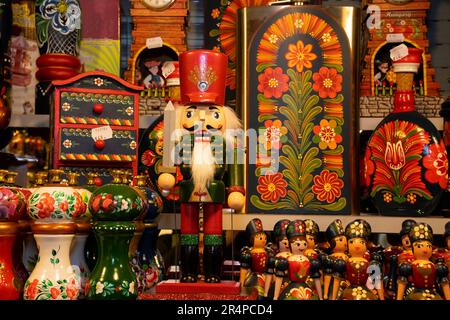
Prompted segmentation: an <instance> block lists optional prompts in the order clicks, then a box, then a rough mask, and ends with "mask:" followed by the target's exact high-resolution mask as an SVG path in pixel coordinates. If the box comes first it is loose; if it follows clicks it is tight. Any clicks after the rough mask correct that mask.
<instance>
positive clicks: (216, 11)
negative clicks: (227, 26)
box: [211, 8, 220, 19]
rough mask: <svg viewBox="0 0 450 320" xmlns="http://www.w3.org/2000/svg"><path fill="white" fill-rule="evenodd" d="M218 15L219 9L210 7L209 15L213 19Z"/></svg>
mask: <svg viewBox="0 0 450 320" xmlns="http://www.w3.org/2000/svg"><path fill="white" fill-rule="evenodd" d="M219 16H220V10H219V9H217V8H214V9H212V11H211V17H213V19H217V18H218V17H219Z"/></svg>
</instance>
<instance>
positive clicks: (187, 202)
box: [158, 50, 244, 283]
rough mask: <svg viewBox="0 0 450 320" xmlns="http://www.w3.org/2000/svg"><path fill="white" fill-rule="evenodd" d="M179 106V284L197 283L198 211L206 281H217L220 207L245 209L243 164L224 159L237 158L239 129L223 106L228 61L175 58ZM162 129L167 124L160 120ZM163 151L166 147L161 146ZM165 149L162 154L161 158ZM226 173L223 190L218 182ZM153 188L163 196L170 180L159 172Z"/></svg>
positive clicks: (187, 55)
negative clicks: (177, 71) (157, 189)
mask: <svg viewBox="0 0 450 320" xmlns="http://www.w3.org/2000/svg"><path fill="white" fill-rule="evenodd" d="M179 58H180V62H179V66H180V93H181V105H179V106H177V107H176V120H175V126H174V131H175V132H176V134H175V135H176V139H175V140H176V141H177V145H176V150H177V151H176V152H175V154H176V155H177V156H178V157H177V159H176V161H177V162H176V164H177V165H178V166H179V169H180V172H181V174H182V176H183V179H182V180H181V181H180V182H179V194H180V202H181V282H196V281H197V275H198V264H199V263H198V260H199V253H198V241H199V235H198V232H199V206H200V204H202V207H203V215H204V222H203V227H204V234H205V236H204V244H205V246H204V260H203V261H204V267H205V281H206V282H208V283H217V282H220V279H221V269H222V263H223V249H222V207H223V204H224V203H225V201H227V198H226V195H227V194H228V206H229V207H230V208H232V209H234V210H236V211H239V210H241V209H242V207H243V205H244V188H243V181H242V164H239V163H238V161H231V162H232V163H227V160H228V158H229V157H227V153H231V154H233V155H234V159H232V160H235V159H236V157H237V156H238V151H237V149H238V148H237V146H236V136H235V135H234V134H235V131H236V130H237V129H239V128H241V124H240V121H239V119H238V118H237V116H236V114H235V113H234V111H233V110H232V109H231V108H229V107H227V106H224V102H225V80H226V72H227V56H226V55H224V54H222V53H218V52H215V51H211V50H192V51H187V52H184V53H182V54H180V57H179ZM164 122H165V125H166V119H164ZM164 147H165V148H166V145H164ZM166 150H169V148H168V149H165V150H164V151H165V152H166ZM225 172H227V176H228V179H229V181H228V182H229V183H228V187H227V188H226V187H225V183H224V181H223V179H224V175H225ZM158 185H159V187H160V188H161V189H162V190H163V191H164V192H163V193H165V194H167V193H168V190H170V189H171V188H173V187H174V185H175V178H174V176H173V175H172V174H170V173H167V172H164V173H162V174H161V175H160V176H159V178H158Z"/></svg>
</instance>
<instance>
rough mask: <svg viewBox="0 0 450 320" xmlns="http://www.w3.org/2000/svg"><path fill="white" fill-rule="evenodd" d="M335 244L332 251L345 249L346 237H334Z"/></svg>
mask: <svg viewBox="0 0 450 320" xmlns="http://www.w3.org/2000/svg"><path fill="white" fill-rule="evenodd" d="M334 242H335V246H334V249H333V251H337V252H344V251H347V238H346V237H345V236H339V237H336V238H334Z"/></svg>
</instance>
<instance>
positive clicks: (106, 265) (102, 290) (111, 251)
mask: <svg viewBox="0 0 450 320" xmlns="http://www.w3.org/2000/svg"><path fill="white" fill-rule="evenodd" d="M92 229H93V230H94V233H95V236H96V239H97V244H98V248H99V259H98V261H97V263H96V265H95V268H94V270H93V271H92V273H91V278H90V281H89V283H87V284H86V289H85V290H86V291H85V293H86V297H87V299H89V300H134V299H136V298H137V284H136V275H135V274H134V272H133V270H132V269H131V267H130V264H129V258H128V248H129V245H130V241H131V238H132V237H133V235H134V232H135V229H136V228H135V225H134V223H133V222H120V221H97V222H94V223H93V225H92Z"/></svg>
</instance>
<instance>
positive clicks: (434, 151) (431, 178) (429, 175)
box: [423, 140, 448, 189]
mask: <svg viewBox="0 0 450 320" xmlns="http://www.w3.org/2000/svg"><path fill="white" fill-rule="evenodd" d="M423 165H424V167H425V168H427V171H426V172H425V179H427V181H428V182H431V183H439V186H440V187H441V188H442V189H446V188H447V184H448V157H447V152H446V150H445V146H444V141H442V140H441V143H440V144H437V143H433V144H432V145H430V147H429V149H428V155H426V156H425V157H424V158H423Z"/></svg>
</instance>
